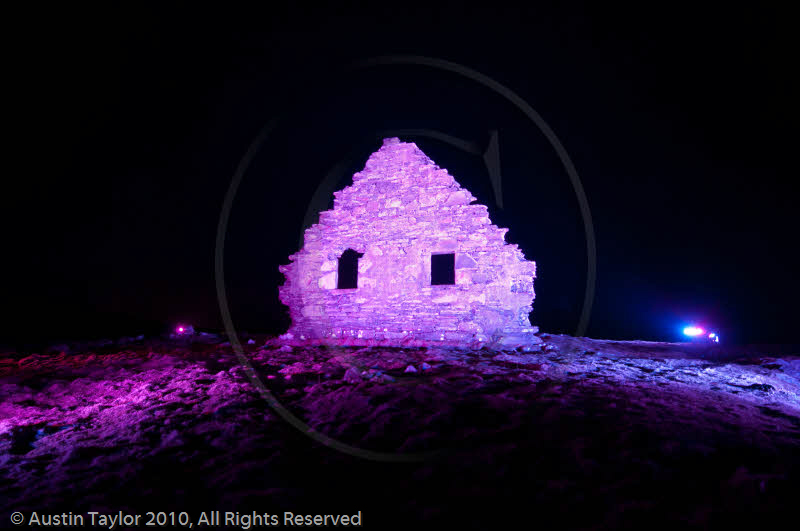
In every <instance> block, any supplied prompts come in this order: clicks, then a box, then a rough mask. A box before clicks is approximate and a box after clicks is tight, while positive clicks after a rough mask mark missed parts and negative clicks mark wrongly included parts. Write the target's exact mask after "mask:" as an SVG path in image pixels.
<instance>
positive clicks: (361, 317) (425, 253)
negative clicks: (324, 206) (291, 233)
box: [279, 138, 536, 342]
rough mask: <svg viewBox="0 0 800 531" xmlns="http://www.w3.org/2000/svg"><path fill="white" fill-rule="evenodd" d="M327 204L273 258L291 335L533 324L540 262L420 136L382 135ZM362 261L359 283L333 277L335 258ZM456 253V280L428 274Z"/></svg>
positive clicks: (498, 331)
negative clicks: (297, 239)
mask: <svg viewBox="0 0 800 531" xmlns="http://www.w3.org/2000/svg"><path fill="white" fill-rule="evenodd" d="M334 196H335V200H334V208H333V209H332V210H327V211H325V212H322V213H320V217H319V223H317V224H315V225H313V226H311V227H309V228H308V229H307V230H306V232H305V244H304V247H303V249H302V250H300V251H299V252H297V253H295V254H293V255H291V256H290V257H289V259H290V260H291V263H290V264H289V265H282V266H280V271H281V272H282V273H283V274H284V275H285V276H286V282H285V284H284V285H283V286H281V287H280V290H279V292H280V299H281V301H282V302H283V303H284V304H286V305H287V306H288V307H289V312H290V315H291V318H292V326H291V328H290V329H289V334H290V336H294V337H296V338H303V339H314V338H343V337H352V338H361V339H363V340H377V341H380V340H384V341H386V340H389V341H392V340H403V339H404V338H405V339H408V338H414V339H421V340H432V341H437V340H439V341H447V342H453V341H455V342H459V341H464V342H469V341H474V340H476V339H477V340H478V341H489V340H497V339H498V338H499V337H501V336H509V335H512V336H513V335H515V334H516V335H519V334H532V333H533V332H535V331H536V329H535V328H534V327H532V326H531V324H530V322H529V320H528V314H529V312H530V311H531V309H532V307H531V304H532V302H533V299H534V291H533V279H534V277H535V275H536V264H535V263H534V262H530V261H527V260H525V257H524V256H523V253H522V252H521V251H520V249H519V248H518V246H516V245H511V244H508V243H506V242H505V233H506V232H507V231H508V229H502V228H499V227H497V226H495V225H492V223H491V221H490V220H489V215H488V210H487V208H486V207H485V206H483V205H479V204H470V203H472V202H473V201H475V198H474V197H473V196H472V194H470V192H469V191H467V190H466V189H464V188H462V187H461V186H460V185H459V184H458V183H457V182H456V181H455V179H453V177H452V176H451V175H450V174H449V173H448V172H447V170H445V169H443V168H439V167H438V166H437V165H436V164H434V163H433V161H432V160H431V159H429V158H428V157H427V156H426V155H425V154H424V153H423V152H422V151H421V150H420V149H419V148H418V147H417V146H416V145H415V144H413V143H406V142H400V141H399V140H398V139H396V138H391V139H386V140H384V143H383V146H382V147H381V148H380V149H379V150H378V151H376V152H375V153H373V154H372V155H371V156H370V158H369V160H368V161H367V163H366V166H365V168H364V169H363V170H362V171H360V172H358V173H356V174H355V175H354V176H353V184H352V186H348V187H346V188H344V189H343V190H340V191H338V192H335V193H334ZM348 248H350V249H353V250H354V251H357V252H359V253H363V256H362V257H361V258H360V259H359V261H358V288H357V289H336V285H337V278H336V276H337V274H338V258H339V256H341V254H342V253H343V252H344V251H345V250H346V249H348ZM434 253H454V254H455V267H456V269H455V284H454V285H431V271H430V270H431V254H434Z"/></svg>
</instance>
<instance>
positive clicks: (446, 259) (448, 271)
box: [431, 253, 456, 286]
mask: <svg viewBox="0 0 800 531" xmlns="http://www.w3.org/2000/svg"><path fill="white" fill-rule="evenodd" d="M455 283H456V255H455V253H447V254H432V255H431V285H432V286H441V285H447V284H455Z"/></svg>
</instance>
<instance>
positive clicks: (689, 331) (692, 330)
mask: <svg viewBox="0 0 800 531" xmlns="http://www.w3.org/2000/svg"><path fill="white" fill-rule="evenodd" d="M683 333H684V334H686V335H687V336H692V337H695V336H699V335H700V334H703V333H705V330H703V329H702V328H700V327H698V326H687V327H686V328H684V329H683Z"/></svg>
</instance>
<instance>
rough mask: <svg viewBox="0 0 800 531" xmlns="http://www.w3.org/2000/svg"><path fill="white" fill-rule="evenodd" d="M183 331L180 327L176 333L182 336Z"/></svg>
mask: <svg viewBox="0 0 800 531" xmlns="http://www.w3.org/2000/svg"><path fill="white" fill-rule="evenodd" d="M183 330H184V328H183V327H182V326H179V327H178V333H179V334H182V333H183Z"/></svg>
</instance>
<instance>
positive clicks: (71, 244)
mask: <svg viewBox="0 0 800 531" xmlns="http://www.w3.org/2000/svg"><path fill="white" fill-rule="evenodd" d="M789 21H790V17H789V14H788V12H781V11H780V10H774V9H767V8H763V7H755V6H753V7H750V8H748V9H743V8H731V7H730V6H724V7H720V8H718V9H707V10H698V9H697V8H692V9H686V10H682V9H677V8H672V9H667V8H660V9H658V10H653V8H652V7H649V6H648V7H647V8H643V7H639V8H636V9H632V8H626V9H618V10H616V11H610V10H607V8H606V7H603V6H601V5H595V6H580V5H576V4H572V5H568V6H567V5H565V6H564V7H561V8H552V7H549V8H539V7H528V8H520V7H514V8H503V7H497V8H495V7H492V8H491V9H490V8H488V7H484V8H482V9H479V10H478V9H471V8H468V7H465V6H462V5H459V4H452V5H451V6H449V7H437V8H432V7H428V8H425V9H415V8H413V7H410V6H408V5H406V4H396V3H391V4H382V5H380V6H373V7H371V8H369V9H367V10H362V11H359V10H356V9H349V8H344V7H341V6H337V7H327V8H320V7H316V6H315V7H312V6H298V7H292V8H288V7H280V6H279V7H270V8H268V9H267V8H264V9H262V10H261V11H255V10H252V11H239V12H226V13H222V12H218V11H203V12H201V11H198V10H197V9H196V8H195V7H190V6H188V5H187V6H184V7H182V8H177V7H173V8H170V9H169V10H151V11H141V10H136V9H133V8H131V9H130V10H128V11H122V10H117V11H112V10H109V9H83V10H75V9H72V8H59V10H57V11H56V10H52V9H43V10H41V12H39V13H27V14H25V15H22V14H20V16H19V18H18V25H17V33H15V34H14V37H13V39H12V41H13V46H10V47H9V50H10V51H11V53H10V55H11V57H10V60H9V63H8V65H7V69H8V71H9V73H10V75H9V76H8V77H7V80H8V82H9V84H11V85H12V88H14V89H16V90H14V97H13V98H9V99H8V100H7V103H8V104H9V112H10V114H12V115H13V120H11V121H9V122H8V123H9V124H13V125H10V126H9V127H10V128H11V129H12V131H11V132H12V136H13V137H14V138H15V140H16V143H14V144H11V145H12V146H16V145H17V143H18V144H19V149H16V148H15V149H12V153H10V156H9V159H8V166H7V171H6V183H7V193H6V194H5V202H4V203H5V204H6V209H5V214H6V215H7V221H6V223H5V226H6V231H7V238H6V240H7V242H8V246H7V249H8V253H7V254H6V257H5V259H4V262H5V263H6V264H7V265H8V266H10V267H9V271H10V273H9V274H8V275H7V279H8V282H7V290H6V293H7V297H4V298H5V300H6V310H7V312H6V313H7V317H6V318H5V319H4V321H5V322H4V326H3V329H4V333H3V336H4V339H5V340H6V341H7V342H15V343H34V342H37V341H51V340H57V339H69V338H88V337H99V336H104V335H115V334H135V333H139V332H145V331H154V330H158V329H159V328H160V327H163V326H167V325H169V324H170V323H174V322H176V321H177V320H185V321H188V322H191V323H193V324H195V326H198V327H208V328H219V327H221V320H220V316H219V315H220V314H219V306H218V303H217V299H216V292H215V287H214V250H215V245H214V243H215V235H216V234H215V233H216V228H217V223H218V219H219V214H220V209H221V206H222V201H223V197H224V194H225V192H226V190H227V188H228V186H229V184H230V181H231V178H232V175H233V173H234V171H235V169H236V167H237V164H238V163H239V161H240V159H241V157H242V156H243V154H244V152H245V151H246V149H247V147H248V145H249V144H250V142H251V141H252V140H253V138H254V137H255V136H256V135H257V134H258V132H259V131H260V130H261V129H262V127H264V125H265V124H266V123H267V122H269V121H270V120H271V119H273V118H277V119H278V120H279V121H278V122H277V126H276V128H275V129H274V131H273V132H272V133H271V135H270V137H269V139H268V141H267V142H265V143H264V145H263V146H262V148H261V149H260V150H259V152H258V154H257V156H256V157H255V159H254V160H253V163H252V164H251V166H250V169H249V171H248V172H247V174H246V175H245V177H244V180H243V182H242V186H241V188H240V189H239V192H238V195H237V198H236V201H235V203H234V209H233V213H232V215H231V220H230V227H229V232H228V240H227V242H228V243H227V251H228V252H227V253H226V257H225V258H226V262H225V264H226V269H227V272H228V276H227V281H228V286H229V287H228V289H229V294H230V303H231V306H232V310H233V315H234V318H235V321H236V324H237V326H239V327H240V328H243V329H247V330H252V331H256V330H258V331H269V332H282V331H283V330H284V329H285V328H286V327H287V326H288V316H287V314H286V310H285V308H284V307H283V306H282V305H280V303H279V302H278V300H277V287H278V285H279V284H280V283H282V281H283V280H282V275H280V274H279V273H278V271H277V266H278V265H279V264H282V263H286V262H287V258H286V257H287V256H288V255H289V254H291V253H292V252H294V251H296V247H297V243H298V237H299V235H300V231H301V227H302V221H303V216H304V214H305V210H306V208H307V207H308V204H309V201H310V199H311V196H312V194H313V192H314V190H315V189H316V187H317V186H318V185H319V184H320V182H321V181H322V179H323V177H324V176H325V175H326V173H327V172H329V171H330V170H331V168H332V167H334V166H335V165H336V164H337V163H344V165H345V167H346V168H347V169H348V171H347V172H346V173H345V174H343V175H342V180H341V183H340V186H338V188H341V187H343V186H345V185H347V184H348V180H347V179H348V177H349V175H351V174H352V173H353V172H354V171H358V170H359V169H361V168H362V167H363V163H364V161H365V160H366V158H367V156H368V155H369V154H370V153H371V152H372V151H374V150H375V149H377V148H378V147H379V145H380V141H379V140H377V139H374V137H375V136H376V135H377V133H378V132H380V131H385V130H392V129H404V128H417V129H419V128H427V129H431V130H436V131H441V132H444V133H446V134H449V135H452V136H454V137H457V138H461V139H463V140H467V141H469V142H473V143H475V144H477V145H479V146H480V147H481V148H484V147H485V146H486V144H487V142H488V138H489V131H490V130H492V129H496V130H498V132H499V133H498V134H499V146H500V158H501V168H502V177H503V187H504V196H505V205H504V208H503V209H500V208H498V207H497V206H496V204H495V203H494V198H493V196H492V190H491V186H490V183H489V179H488V176H487V174H486V169H485V167H484V166H483V164H482V161H481V159H480V158H479V157H477V156H474V155H470V154H468V153H465V152H463V151H460V150H457V149H454V148H453V147H451V146H448V145H447V144H444V143H442V142H438V141H436V140H431V139H429V138H408V139H407V140H411V141H415V142H417V144H418V145H419V146H420V147H421V148H422V149H423V150H424V151H425V152H426V153H428V154H429V155H430V156H431V157H432V158H433V159H434V160H435V161H436V162H437V163H438V164H439V165H440V166H443V167H446V168H448V169H449V170H450V171H451V173H452V174H453V175H454V176H455V177H456V179H457V180H458V181H459V182H460V183H461V184H462V185H464V186H466V187H467V188H469V189H470V190H471V191H472V192H473V193H474V194H475V195H476V196H477V197H478V198H479V200H480V202H481V203H484V204H487V205H488V206H489V207H490V214H491V216H492V220H493V221H494V222H495V223H496V224H498V225H501V226H505V227H509V228H510V232H509V235H508V239H509V240H510V241H512V242H514V243H518V244H519V245H520V246H521V247H522V249H523V250H524V252H525V254H526V257H528V258H529V259H533V260H536V261H537V263H538V267H539V278H538V279H537V281H536V291H537V299H536V301H535V304H534V306H535V311H534V313H533V316H532V317H533V320H534V322H535V323H536V324H539V325H540V326H541V327H542V328H543V329H545V330H548V331H554V332H567V333H571V332H573V331H574V330H575V327H576V325H577V322H578V317H579V314H580V310H581V305H582V301H583V293H584V287H585V282H586V262H587V256H586V248H585V245H586V244H585V236H584V232H583V225H582V221H581V217H580V211H579V209H578V202H577V200H576V196H575V192H574V190H573V189H572V187H571V185H570V182H569V179H568V178H567V175H566V172H565V171H564V169H563V166H561V164H560V162H559V160H558V158H557V156H556V154H555V152H554V150H553V149H552V147H551V146H550V145H549V144H548V142H547V141H546V139H545V138H544V136H543V135H542V134H541V133H540V132H539V131H538V130H537V129H536V128H535V127H534V126H533V125H532V124H531V122H530V121H528V120H527V119H526V118H525V117H524V116H523V115H522V114H521V113H520V112H519V111H518V110H516V109H515V108H514V107H513V106H512V105H510V104H509V103H508V102H506V101H504V100H503V99H502V98H501V97H499V96H498V95H497V94H495V93H493V92H491V91H489V90H487V89H485V88H483V87H481V86H480V85H478V84H476V83H474V82H471V81H469V80H467V79H465V78H462V77H459V76H457V75H454V74H450V73H446V72H441V71H436V70H434V69H431V68H426V67H422V66H382V67H374V68H370V69H362V70H357V71H353V72H350V73H349V74H347V73H346V70H345V65H347V64H350V63H352V62H354V61H360V60H363V59H366V58H369V57H374V56H381V55H389V54H410V55H421V56H428V57H436V58H441V59H445V60H448V61H453V62H456V63H460V64H463V65H465V66H467V67H469V68H472V69H474V70H477V71H480V72H482V73H483V74H486V75H488V76H490V77H492V78H493V79H495V80H497V81H498V82H499V83H501V84H503V85H505V86H506V87H508V88H510V89H511V90H513V91H514V92H516V93H517V94H518V95H520V96H521V97H522V98H523V99H525V100H526V101H527V102H528V103H529V104H530V105H531V106H532V107H533V108H534V109H536V111H537V112H538V113H539V114H540V115H541V116H542V117H543V118H544V120H545V121H546V122H547V123H548V124H549V125H550V127H551V128H552V129H553V130H554V132H555V133H556V134H557V135H558V137H559V139H560V140H561V142H562V144H563V145H564V147H565V148H566V150H567V152H568V153H569V156H570V157H571V159H572V161H573V162H574V164H575V167H576V169H577V171H578V174H579V175H580V177H581V180H582V183H583V186H584V188H585V191H586V195H587V198H588V203H589V206H590V208H591V212H592V216H593V221H594V229H595V234H596V238H597V290H596V294H595V298H594V306H593V310H592V316H591V321H590V326H589V330H588V333H587V335H590V336H592V337H610V338H644V339H673V338H674V337H675V329H676V327H677V326H679V325H680V324H682V323H683V322H684V321H686V320H689V319H699V320H704V321H707V322H708V323H709V324H713V325H714V326H716V327H717V328H719V329H720V330H721V331H722V332H723V334H724V336H723V337H725V338H729V339H730V340H734V341H741V342H793V341H794V323H796V322H797V318H798V313H799V312H798V310H797V306H796V301H797V298H798V295H800V288H798V285H797V282H796V279H795V272H796V271H797V269H798V267H797V266H798V258H797V255H798V253H797V252H796V251H795V247H796V244H797V237H796V228H797V218H796V214H795V207H794V204H795V201H796V195H795V194H794V189H793V181H794V179H795V177H794V175H795V173H796V172H795V170H794V166H795V164H794V163H793V160H791V159H792V157H791V153H792V150H793V148H794V137H795V135H794V134H793V133H794V130H795V128H794V124H795V123H796V122H795V118H796V111H795V109H794V106H793V102H792V101H791V100H792V96H794V95H795V94H796V93H797V90H796V89H797V87H796V84H795V83H794V82H793V81H792V80H791V74H792V70H793V67H794V63H795V61H794V58H793V56H792V52H791V51H792V50H793V49H795V48H796V46H794V44H795V43H793V42H790V40H791V39H790V30H791V29H792V28H791V27H790V24H789ZM404 140H405V139H404ZM348 154H350V155H349V156H348Z"/></svg>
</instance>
